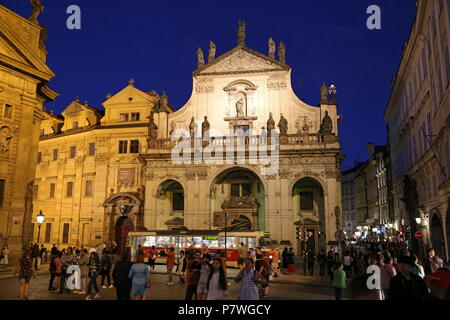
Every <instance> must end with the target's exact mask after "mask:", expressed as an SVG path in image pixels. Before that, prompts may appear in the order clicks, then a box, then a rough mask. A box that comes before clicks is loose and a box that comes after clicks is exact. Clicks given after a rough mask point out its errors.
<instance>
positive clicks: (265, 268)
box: [258, 252, 271, 298]
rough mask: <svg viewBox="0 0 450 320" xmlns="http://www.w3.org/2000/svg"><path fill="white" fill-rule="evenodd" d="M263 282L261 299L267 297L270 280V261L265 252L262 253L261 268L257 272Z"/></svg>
mask: <svg viewBox="0 0 450 320" xmlns="http://www.w3.org/2000/svg"><path fill="white" fill-rule="evenodd" d="M258 271H259V273H260V274H261V276H262V277H263V278H264V281H263V282H262V283H261V296H262V297H263V298H268V297H269V280H270V273H271V269H270V260H269V254H268V253H267V252H264V253H263V259H262V263H261V268H260V269H259V270H258Z"/></svg>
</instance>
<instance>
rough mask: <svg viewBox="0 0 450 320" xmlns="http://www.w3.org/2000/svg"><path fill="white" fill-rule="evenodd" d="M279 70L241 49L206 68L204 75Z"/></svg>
mask: <svg viewBox="0 0 450 320" xmlns="http://www.w3.org/2000/svg"><path fill="white" fill-rule="evenodd" d="M279 69H281V67H280V66H278V65H276V64H274V63H273V62H270V61H269V60H264V59H261V58H259V57H256V56H254V55H252V54H250V53H248V52H246V51H244V50H242V49H241V50H238V51H237V52H235V53H234V54H232V55H231V56H230V57H228V58H227V59H225V60H223V61H221V62H219V63H217V64H216V65H213V66H211V67H209V68H207V69H206V70H205V73H235V72H239V73H241V72H255V71H261V70H279Z"/></svg>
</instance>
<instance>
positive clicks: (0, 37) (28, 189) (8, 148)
mask: <svg viewBox="0 0 450 320" xmlns="http://www.w3.org/2000/svg"><path fill="white" fill-rule="evenodd" d="M45 38H46V31H45V28H44V27H42V26H40V25H39V22H38V20H37V15H34V14H33V15H32V17H31V18H30V19H28V20H27V19H25V18H23V17H21V16H19V15H18V14H16V13H14V12H12V11H10V10H8V9H7V8H5V7H4V6H1V5H0V243H1V245H3V243H7V244H8V245H9V247H10V249H11V255H12V256H16V255H17V254H19V253H20V250H21V249H22V245H24V244H29V242H30V241H31V233H30V227H31V221H32V219H33V218H35V216H36V215H35V214H37V213H36V212H35V211H33V204H32V201H33V198H32V192H33V180H34V176H35V169H36V162H37V160H38V158H37V155H38V144H39V127H40V124H41V121H42V120H43V119H44V118H45V116H46V115H45V112H44V111H43V110H44V106H43V104H44V103H45V102H47V101H52V100H54V99H55V98H56V97H57V93H56V92H54V91H52V90H51V89H50V88H49V87H48V82H49V81H50V79H52V78H53V77H54V76H55V74H54V73H53V72H52V71H51V70H50V69H49V67H48V66H47V64H46V58H47V50H46V48H45Z"/></svg>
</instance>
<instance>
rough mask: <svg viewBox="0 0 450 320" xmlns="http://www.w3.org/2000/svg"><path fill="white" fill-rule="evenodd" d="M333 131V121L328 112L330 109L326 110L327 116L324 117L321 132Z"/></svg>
mask: <svg viewBox="0 0 450 320" xmlns="http://www.w3.org/2000/svg"><path fill="white" fill-rule="evenodd" d="M332 132H333V121H332V120H331V117H330V116H329V114H328V111H325V116H324V117H323V120H322V124H321V125H320V133H321V134H324V135H325V134H332Z"/></svg>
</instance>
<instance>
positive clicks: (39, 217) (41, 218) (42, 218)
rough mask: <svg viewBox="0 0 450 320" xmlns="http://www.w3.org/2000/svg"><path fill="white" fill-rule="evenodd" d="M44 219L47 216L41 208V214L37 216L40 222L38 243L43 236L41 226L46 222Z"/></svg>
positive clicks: (37, 220) (38, 222)
mask: <svg viewBox="0 0 450 320" xmlns="http://www.w3.org/2000/svg"><path fill="white" fill-rule="evenodd" d="M44 219H45V216H44V214H43V213H42V210H40V211H39V214H38V215H37V216H36V222H37V224H38V240H37V242H38V243H39V241H40V238H41V226H42V223H44Z"/></svg>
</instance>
